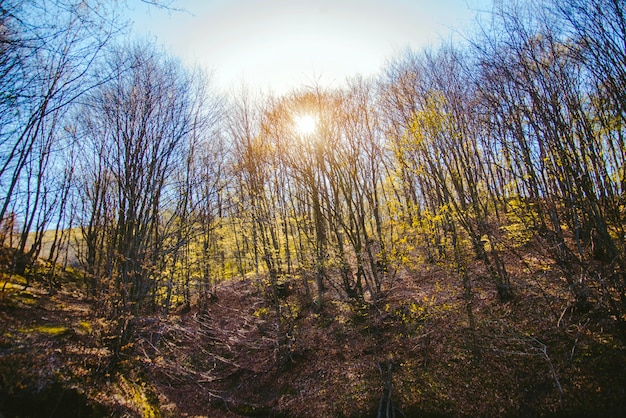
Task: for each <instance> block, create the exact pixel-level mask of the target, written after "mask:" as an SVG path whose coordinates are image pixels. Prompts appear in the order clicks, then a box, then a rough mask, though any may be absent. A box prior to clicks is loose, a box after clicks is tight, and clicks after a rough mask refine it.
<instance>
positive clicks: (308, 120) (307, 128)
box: [295, 115, 317, 135]
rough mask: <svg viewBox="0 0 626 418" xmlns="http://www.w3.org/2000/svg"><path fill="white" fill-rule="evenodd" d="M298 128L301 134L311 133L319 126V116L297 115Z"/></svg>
mask: <svg viewBox="0 0 626 418" xmlns="http://www.w3.org/2000/svg"><path fill="white" fill-rule="evenodd" d="M295 124H296V130H297V131H298V133H299V134H300V135H311V134H312V133H314V132H315V129H316V128H317V118H315V117H313V116H312V115H300V116H296V117H295Z"/></svg>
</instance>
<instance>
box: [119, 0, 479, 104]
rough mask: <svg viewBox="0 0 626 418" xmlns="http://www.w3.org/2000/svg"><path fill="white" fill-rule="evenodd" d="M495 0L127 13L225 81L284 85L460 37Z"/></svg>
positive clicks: (287, 0) (303, 1)
mask: <svg viewBox="0 0 626 418" xmlns="http://www.w3.org/2000/svg"><path fill="white" fill-rule="evenodd" d="M489 4H490V0H434V1H433V0H361V1H358V0H334V1H333V0H308V1H307V0H176V1H175V2H174V3H173V4H172V7H175V8H177V9H182V10H183V11H171V10H163V9H158V8H155V7H154V6H148V5H147V4H145V3H143V2H141V1H139V0H134V1H132V2H130V7H131V8H132V9H133V10H131V13H130V14H129V16H128V17H129V19H130V20H131V22H133V31H134V33H135V34H136V35H138V36H140V37H145V38H148V39H155V40H156V41H157V42H158V43H159V44H161V45H163V46H164V47H165V48H166V50H168V51H169V52H171V53H172V54H174V55H176V56H179V57H180V58H181V59H182V60H183V61H184V62H185V63H188V64H190V65H196V64H197V65H201V66H203V67H205V68H207V69H209V70H212V71H213V80H214V82H215V83H216V85H217V86H218V87H219V88H222V89H224V90H230V89H237V88H239V87H240V86H241V85H247V86H249V87H254V88H257V89H260V90H263V91H267V92H273V93H276V94H284V93H287V92H288V91H290V90H292V89H295V88H298V87H301V86H303V85H305V86H306V85H309V86H310V85H314V84H316V83H317V84H319V85H321V86H325V87H339V86H341V84H342V83H343V82H344V81H345V80H346V78H347V77H351V76H354V75H356V74H361V75H363V76H365V77H368V76H371V75H375V74H378V73H379V72H380V71H381V69H382V67H383V66H384V64H385V62H387V61H388V60H389V59H391V58H392V57H393V56H394V55H397V54H399V53H401V52H402V51H404V50H406V48H412V49H413V50H420V49H422V48H424V47H429V46H431V47H435V46H436V45H437V44H438V43H440V42H441V41H442V40H449V39H459V37H460V33H463V32H464V31H465V30H466V29H468V28H469V27H470V26H471V24H472V22H473V21H474V18H475V15H476V11H477V10H485V9H487V8H488V5H489Z"/></svg>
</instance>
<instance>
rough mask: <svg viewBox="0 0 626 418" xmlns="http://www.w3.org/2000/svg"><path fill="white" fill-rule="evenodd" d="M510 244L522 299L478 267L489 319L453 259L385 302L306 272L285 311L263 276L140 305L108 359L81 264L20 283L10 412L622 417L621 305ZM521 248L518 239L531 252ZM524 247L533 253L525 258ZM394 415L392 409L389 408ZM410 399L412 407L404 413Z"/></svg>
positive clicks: (14, 290)
mask: <svg viewBox="0 0 626 418" xmlns="http://www.w3.org/2000/svg"><path fill="white" fill-rule="evenodd" d="M520 251H526V252H525V253H524V254H523V257H522V258H521V259H520V258H519V257H518V256H519V255H520V254H518V255H517V256H513V255H510V254H509V255H508V256H507V257H508V258H507V260H506V261H507V264H508V265H509V266H511V267H510V272H511V275H512V277H513V278H514V281H513V282H514V286H515V294H516V296H515V298H514V299H513V300H511V301H509V302H506V303H502V302H499V301H498V297H497V294H496V290H495V286H494V285H493V283H491V282H490V280H489V279H487V278H486V277H487V275H486V274H485V272H484V271H483V270H482V268H481V267H479V265H478V264H476V265H474V266H472V268H471V269H470V270H469V271H468V274H469V277H470V278H471V283H472V287H473V299H472V311H473V314H474V316H475V330H474V332H472V330H471V327H470V324H469V322H468V313H467V299H466V297H465V296H464V295H465V294H464V291H463V287H462V286H461V282H460V281H459V278H458V277H457V275H456V273H455V271H454V270H451V269H449V268H447V267H446V266H444V265H437V264H427V265H423V266H420V267H419V269H416V270H409V269H405V270H402V271H398V273H397V274H396V275H395V277H394V278H393V279H392V280H390V281H389V282H388V283H387V286H386V288H385V289H383V290H384V292H383V294H382V295H381V297H380V299H379V300H378V301H376V303H374V302H372V301H359V302H357V301H351V300H347V299H346V300H344V299H342V298H341V297H339V295H338V294H334V292H333V290H332V287H331V288H330V290H329V291H328V294H327V300H326V302H325V305H324V306H323V307H322V308H321V309H319V308H318V307H316V306H314V305H309V304H307V302H306V298H305V295H304V289H302V282H301V281H299V280H297V281H296V280H294V281H291V282H289V284H288V285H287V286H284V289H283V290H284V291H283V292H282V294H281V299H280V323H279V321H277V317H276V314H277V312H276V309H275V305H274V304H273V303H272V297H271V294H270V293H269V292H268V289H267V288H265V286H264V284H263V282H262V281H260V280H254V279H252V278H250V279H246V280H240V279H234V280H231V281H228V282H224V283H221V284H220V285H219V287H218V289H217V295H216V298H214V299H213V300H212V302H211V303H210V305H209V307H208V310H207V311H206V312H199V311H198V310H197V309H195V308H194V307H192V309H191V310H182V309H181V310H180V311H179V312H176V313H174V314H173V315H170V316H169V317H167V318H162V317H160V316H154V317H147V318H142V319H141V321H140V322H138V325H137V330H138V331H137V340H136V342H135V343H134V344H133V345H132V346H130V347H126V350H125V352H124V353H125V354H124V357H123V359H122V361H121V362H120V364H119V365H117V367H116V368H115V369H110V368H109V357H110V352H109V351H108V349H107V347H108V345H107V339H108V338H110V334H111V328H112V325H111V324H109V323H108V322H107V321H106V320H105V319H103V318H100V317H98V316H97V315H96V314H95V313H94V310H93V309H92V308H91V306H90V303H89V301H86V300H85V298H84V295H83V293H82V292H83V284H82V281H81V279H80V276H79V275H73V276H72V275H67V276H65V277H63V278H62V279H61V281H60V282H61V283H62V286H61V290H60V291H59V292H58V293H57V294H55V295H49V294H48V293H47V292H46V291H45V290H44V289H45V286H43V283H42V282H41V281H38V280H37V278H36V277H35V280H34V281H33V285H32V286H31V287H29V288H27V289H25V290H24V289H23V286H22V285H21V284H20V278H19V277H15V276H11V277H9V276H7V275H5V276H3V281H5V280H6V281H8V283H7V286H6V287H5V290H4V292H3V294H2V300H1V301H0V303H1V305H0V306H1V309H0V315H1V317H2V322H1V323H2V329H1V330H0V331H1V335H0V393H1V394H2V397H1V398H0V412H2V414H3V415H4V416H5V417H10V416H21V417H30V416H33V417H35V416H59V417H60V416H93V417H96V416H171V417H175V416H210V417H214V416H225V417H235V416H299V417H320V416H353V417H357V416H358V417H361V416H372V417H375V416H377V414H378V412H379V409H380V406H381V397H382V395H383V393H385V395H386V397H387V399H391V401H392V403H393V407H395V408H397V414H396V416H402V414H404V416H459V417H461V416H622V415H623V413H624V411H626V396H625V395H626V393H625V389H626V370H625V369H626V341H625V333H624V329H623V328H622V322H623V318H622V319H621V320H620V318H615V317H612V316H611V315H610V314H608V313H607V312H604V311H602V310H600V309H599V308H597V306H600V305H599V304H597V303H595V302H597V301H593V300H590V301H589V304H588V306H585V307H580V306H575V305H574V303H573V298H572V296H571V294H570V292H568V291H567V286H566V284H565V279H564V278H563V277H562V272H561V271H560V270H559V269H558V268H556V267H554V266H553V265H552V264H551V261H550V260H549V259H542V258H540V257H538V256H536V255H533V254H535V253H534V252H531V251H529V250H525V249H522V250H520ZM518 253H519V251H518ZM522 260H524V261H523V262H522ZM382 412H384V408H383V411H382ZM400 412H402V414H400Z"/></svg>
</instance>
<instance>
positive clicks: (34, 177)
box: [0, 0, 626, 355]
mask: <svg viewBox="0 0 626 418" xmlns="http://www.w3.org/2000/svg"><path fill="white" fill-rule="evenodd" d="M481 16H482V20H480V21H479V22H477V25H476V27H475V29H474V31H473V32H472V33H471V34H470V35H468V36H467V38H466V41H464V42H462V43H460V42H458V43H456V44H453V43H444V44H443V45H442V46H440V47H437V48H430V49H424V50H422V51H407V52H405V53H403V54H400V55H399V56H397V57H395V58H394V59H393V60H391V61H390V62H389V63H388V64H387V65H386V66H385V67H384V68H383V69H382V70H381V73H380V74H379V76H378V77H375V78H373V79H364V78H362V77H358V76H357V77H354V78H351V79H349V80H347V81H346V83H345V84H344V85H343V86H342V87H339V88H333V89H329V88H323V87H321V86H318V85H313V86H307V87H302V88H300V89H295V90H293V91H292V92H290V93H288V94H286V95H283V96H279V97H276V96H272V95H262V94H255V93H254V92H251V91H250V90H247V89H245V88H242V89H241V90H240V91H237V92H231V93H230V94H229V95H223V94H221V93H220V92H218V91H217V90H216V89H215V88H213V87H212V85H211V83H210V77H209V76H208V75H207V74H206V73H205V72H203V71H202V70H200V69H190V68H187V67H185V66H183V65H182V64H181V62H180V61H178V60H177V59H175V58H173V57H172V56H169V55H168V54H167V53H165V52H164V51H163V50H162V49H160V48H159V47H158V46H156V45H154V44H152V43H150V42H139V41H137V42H125V41H123V40H122V39H123V37H122V35H123V34H124V33H125V32H124V27H123V24H122V23H121V20H120V17H119V16H116V15H115V7H113V6H110V5H109V4H108V3H106V2H99V1H96V0H93V1H81V2H77V1H72V0H55V1H52V2H50V1H45V2H44V1H38V0H33V1H29V2H20V1H15V0H4V1H1V2H0V50H1V51H2V55H1V57H0V91H1V93H2V94H1V96H0V120H1V123H0V149H1V150H2V152H1V153H0V190H1V199H0V211H1V212H0V219H1V220H2V224H1V227H2V228H1V234H0V240H1V241H2V244H3V245H4V246H7V247H10V248H14V249H15V252H14V257H13V260H12V262H11V266H10V268H11V269H12V271H13V272H14V273H24V272H25V271H26V270H27V269H29V268H30V266H31V265H32V264H33V263H34V262H35V259H36V257H37V256H39V257H44V258H46V259H48V260H49V261H50V263H49V269H50V274H49V281H50V289H51V291H53V289H54V280H55V279H54V277H55V269H56V268H58V267H57V265H58V263H59V262H60V261H63V260H65V263H67V262H68V260H69V259H70V258H71V257H69V254H70V253H71V254H73V258H75V262H76V263H78V264H79V265H80V266H81V267H82V268H83V270H84V272H85V277H86V280H85V285H86V288H87V292H88V296H89V297H90V298H91V299H93V300H94V301H96V304H95V306H96V308H97V309H99V310H100V311H101V312H102V313H103V314H105V315H108V316H109V317H110V318H112V319H115V321H116V324H117V325H116V330H115V335H116V339H115V343H114V344H113V346H112V348H113V351H114V354H115V355H117V354H119V352H120V350H122V348H123V347H124V346H125V345H126V344H127V343H129V342H130V341H131V340H132V338H133V332H134V330H133V327H134V326H135V323H136V321H137V319H138V318H141V317H142V316H144V315H154V314H161V315H165V316H166V315H168V314H169V312H170V309H171V308H172V307H174V306H187V307H189V306H191V305H192V304H195V305H196V306H197V307H198V309H201V310H202V309H204V308H206V306H207V303H209V301H210V299H211V298H212V297H214V296H215V289H216V284H217V283H218V282H219V281H221V280H225V279H231V278H241V279H246V278H254V280H257V281H258V282H259V283H260V284H262V285H263V286H265V287H266V288H267V289H268V290H269V292H270V297H271V300H272V301H273V306H274V308H275V310H276V317H277V326H278V334H277V335H279V337H280V336H281V335H283V334H285V333H286V332H287V331H286V330H283V329H282V328H281V327H283V326H285V324H284V323H283V322H281V318H285V316H286V315H288V313H286V308H285V306H283V304H282V303H281V298H280V292H281V290H282V289H284V286H288V285H289V283H291V282H298V283H299V285H301V286H302V288H303V289H305V292H306V298H307V299H308V300H309V302H310V303H311V306H314V307H316V309H323V304H324V302H325V300H327V299H328V298H335V297H340V298H346V299H352V300H357V301H367V303H374V304H375V303H377V301H378V300H379V299H380V298H381V297H383V295H384V291H385V289H386V286H388V285H389V283H391V281H392V280H393V279H394V277H395V275H396V274H401V272H402V271H403V269H406V268H409V269H411V268H413V269H414V268H418V266H419V265H420V264H422V263H442V264H445V265H447V266H449V267H450V268H452V269H453V271H454V272H455V274H456V276H457V277H458V284H459V288H460V289H462V292H463V295H464V298H465V303H466V308H467V314H468V318H469V323H470V327H471V328H474V325H473V319H472V318H473V312H472V298H473V289H472V277H470V276H469V275H468V273H467V270H468V267H469V265H470V263H473V262H474V261H473V260H478V261H479V262H480V263H481V264H482V265H483V267H484V269H485V271H486V272H487V274H488V277H489V280H491V282H492V283H493V286H494V289H495V291H496V292H497V295H498V298H499V299H500V300H502V301H506V300H509V299H511V298H512V297H514V296H515V293H516V289H515V287H516V286H515V277H513V276H512V275H511V274H510V273H509V271H508V269H507V263H506V257H505V256H504V255H505V254H517V253H518V252H519V251H518V250H519V248H520V247H521V246H523V245H525V244H527V243H529V242H531V241H532V242H533V243H534V245H535V247H534V248H538V249H540V251H542V252H545V253H547V254H549V255H550V256H551V257H552V258H553V259H554V260H555V262H556V265H557V266H558V268H560V269H561V270H562V272H563V277H564V278H565V279H566V280H567V287H568V289H569V290H570V291H571V294H572V298H574V300H575V301H576V304H577V305H578V306H584V305H586V304H588V303H591V302H592V301H593V303H601V304H603V305H605V308H606V309H607V311H608V312H609V313H610V314H611V315H615V317H616V318H623V314H624V311H625V310H626V276H625V274H626V264H625V263H626V260H625V257H624V248H625V244H626V231H625V230H624V213H625V211H626V206H625V205H626V195H625V194H624V192H625V187H626V168H625V167H624V159H625V158H626V151H625V150H626V147H625V146H624V140H625V139H624V138H625V134H626V131H625V129H624V126H625V125H624V123H625V122H626V119H625V116H626V112H625V110H626V96H625V95H626V93H625V92H626V44H625V43H624V39H626V18H625V15H624V10H623V5H622V3H621V2H619V1H617V0H586V1H582V0H566V1H551V0H545V1H539V0H537V1H529V2H524V3H523V4H520V3H518V2H507V1H497V2H494V5H493V8H492V10H491V11H490V12H488V13H486V14H483V15H481ZM302 115H310V117H312V118H314V119H315V121H316V126H315V129H314V130H313V131H312V132H305V131H300V130H298V127H297V124H296V123H295V120H296V119H297V118H298V117H300V116H302ZM44 244H46V245H44ZM44 248H45V249H46V251H43V249H44ZM280 338H282V337H280ZM278 343H279V344H280V341H278Z"/></svg>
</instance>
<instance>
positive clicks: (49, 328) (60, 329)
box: [19, 325, 69, 336]
mask: <svg viewBox="0 0 626 418" xmlns="http://www.w3.org/2000/svg"><path fill="white" fill-rule="evenodd" d="M19 331H20V332H22V333H33V332H34V333H38V334H47V335H50V336H59V335H65V334H67V332H68V331H69V328H68V327H64V326H61V325H37V326H34V327H30V328H21V329H20V330H19Z"/></svg>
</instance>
